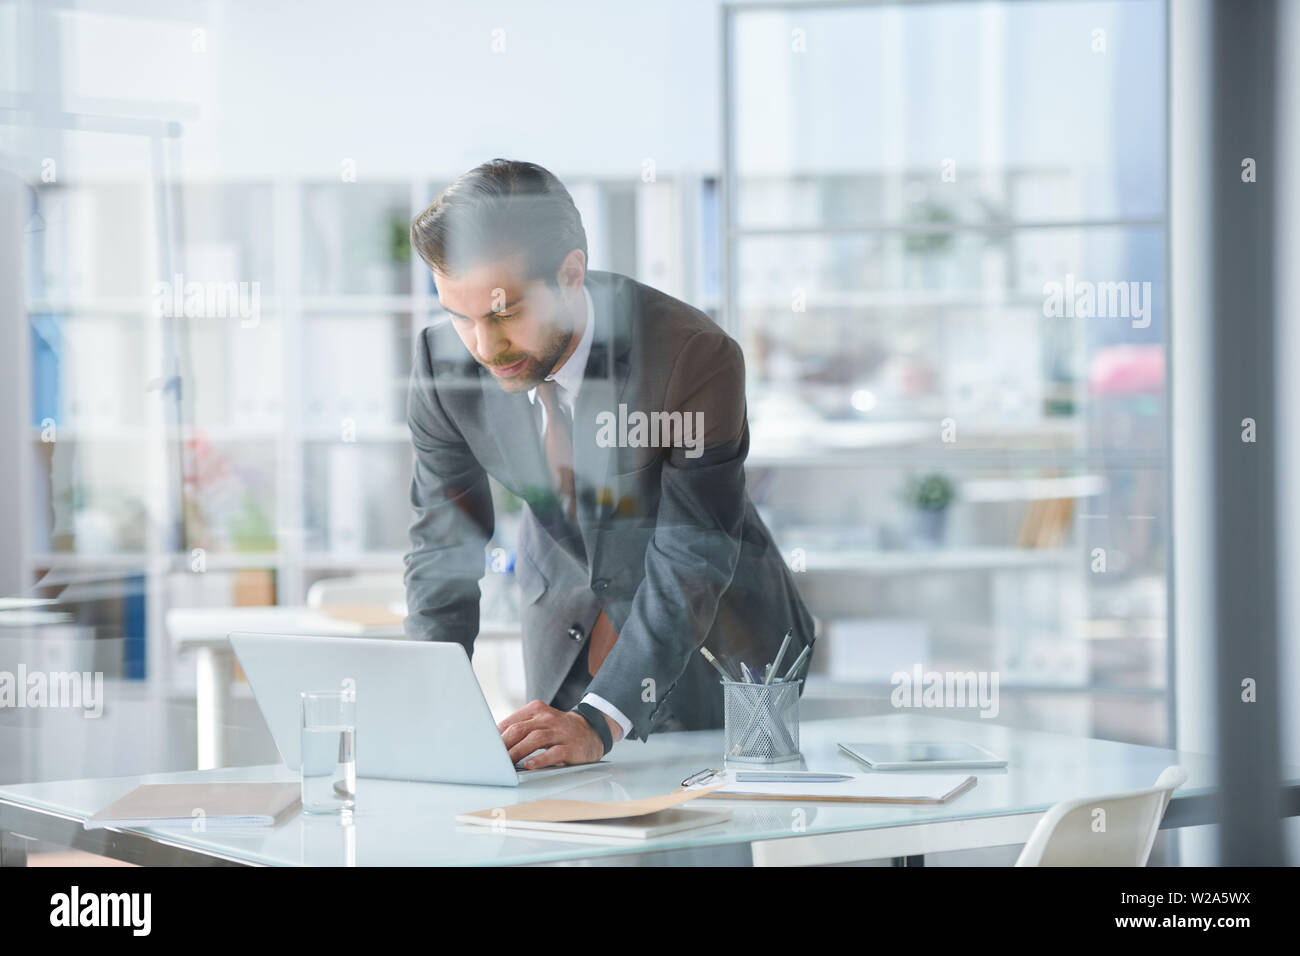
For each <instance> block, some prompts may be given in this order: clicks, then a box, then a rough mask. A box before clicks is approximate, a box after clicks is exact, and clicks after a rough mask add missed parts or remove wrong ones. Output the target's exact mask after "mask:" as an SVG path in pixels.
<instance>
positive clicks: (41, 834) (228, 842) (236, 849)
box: [0, 713, 1300, 866]
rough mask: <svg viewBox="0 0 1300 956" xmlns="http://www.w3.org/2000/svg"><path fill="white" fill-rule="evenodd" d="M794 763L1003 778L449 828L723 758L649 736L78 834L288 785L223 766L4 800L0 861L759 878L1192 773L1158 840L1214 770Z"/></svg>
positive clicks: (992, 733) (69, 783) (717, 744)
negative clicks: (137, 797) (918, 796)
mask: <svg viewBox="0 0 1300 956" xmlns="http://www.w3.org/2000/svg"><path fill="white" fill-rule="evenodd" d="M800 734H801V741H800V743H801V746H802V750H803V761H802V764H801V765H794V764H786V765H782V766H783V767H797V768H800V769H814V770H845V771H859V770H862V769H863V768H862V767H860V766H859V765H858V764H857V763H855V762H854V761H852V760H851V759H850V758H848V757H846V756H844V755H843V754H841V753H840V752H839V751H838V749H837V746H836V745H837V743H838V742H839V741H846V742H848V741H871V740H879V741H927V740H943V741H959V740H964V741H969V742H971V743H976V744H979V745H981V746H984V747H987V748H988V749H990V750H992V751H994V752H995V753H997V754H998V755H1000V756H1003V757H1006V758H1007V760H1008V766H1007V768H1006V769H1005V770H1000V771H979V772H977V773H976V776H977V777H978V778H979V782H978V784H977V785H976V786H975V787H974V788H973V789H972V790H969V791H967V792H966V793H964V794H962V795H961V796H959V797H957V798H955V799H954V800H952V801H950V802H949V803H947V804H945V805H940V806H920V805H918V806H896V805H893V806H891V805H883V804H845V803H816V802H810V801H799V802H784V801H781V802H776V801H766V800H765V801H722V800H712V799H710V800H707V801H702V802H701V803H700V805H701V806H709V807H711V808H712V807H727V808H729V809H731V811H732V818H731V820H730V821H729V822H727V823H720V824H715V825H713V826H711V827H705V828H701V829H696V830H688V831H685V832H682V833H676V834H671V835H669V836H665V837H663V838H660V839H656V840H648V841H624V842H617V843H615V842H609V841H607V840H601V841H600V842H579V841H578V840H575V839H574V838H573V837H572V836H563V837H560V836H558V835H557V836H549V835H539V834H537V833H529V834H519V833H510V832H504V831H501V830H494V829H492V828H487V827H470V826H465V825H462V824H458V823H456V822H455V820H454V817H455V815H456V814H458V813H461V812H464V811H469V810H482V809H490V808H492V807H497V806H506V805H508V804H512V803H518V802H522V801H526V800H535V799H539V798H541V797H552V796H563V797H564V798H566V799H586V800H623V799H634V798H639V797H646V796H651V795H654V794H661V793H667V792H669V791H671V790H675V789H677V788H678V786H679V785H680V784H681V781H682V780H683V779H685V778H686V777H688V776H690V775H691V774H692V773H695V772H696V771H699V770H701V769H703V768H705V767H718V766H719V765H720V761H721V757H720V755H721V751H722V732H721V731H717V730H715V731H691V732H686V733H675V734H660V735H657V736H655V737H652V738H651V739H650V740H649V741H648V742H646V743H639V742H637V741H628V742H625V743H622V744H619V745H618V746H617V747H616V748H615V749H614V750H613V751H612V752H611V754H610V758H609V760H608V761H607V763H605V764H601V765H596V766H593V767H592V768H591V769H587V770H580V771H577V770H575V771H573V772H571V773H567V774H560V775H556V776H552V777H549V778H545V779H542V780H536V781H531V782H528V783H526V784H524V785H521V786H519V787H517V788H512V787H478V786H464V785H452V784H431V783H411V782H403V781H390V780H374V779H365V778H363V779H361V780H359V781H358V793H357V809H356V811H355V813H354V815H353V817H352V821H351V823H350V824H348V825H345V824H343V823H342V822H341V821H340V818H339V817H337V816H334V817H330V816H323V817H318V816H310V815H305V814H303V813H302V812H301V811H298V812H296V813H295V814H294V815H293V816H291V817H289V818H288V819H287V820H285V821H283V822H282V823H280V824H279V825H278V826H275V827H259V828H245V829H230V828H220V829H218V828H216V827H212V828H209V829H208V830H206V831H204V832H195V831H194V830H193V829H192V828H191V827H176V828H139V829H136V828H132V829H122V830H86V829H85V828H84V826H83V822H84V821H85V820H86V818H88V817H90V816H91V815H93V814H94V813H95V812H96V811H98V810H99V809H101V808H102V807H105V806H107V805H108V804H110V803H112V802H113V801H114V800H116V799H118V798H119V797H121V796H123V795H124V794H126V793H128V792H129V791H131V790H132V789H134V788H135V787H136V786H137V785H139V784H141V783H168V782H178V783H184V782H196V781H240V780H250V781H251V780H265V781H269V780H286V781H292V780H296V779H297V774H295V773H293V772H291V771H289V770H288V769H286V768H285V767H283V766H262V767H229V768H223V769H217V770H196V771H187V772H181V773H167V774H148V775H144V776H137V777H113V778H103V779H95V780H66V781H56V782H50V783H35V784H20V785H13V786H6V787H0V847H2V850H0V852H3V854H4V856H3V859H2V860H0V862H3V863H5V864H8V865H23V864H24V863H25V859H26V858H25V852H26V850H25V848H26V844H27V841H29V840H40V841H47V842H51V843H55V844H58V845H61V846H66V847H70V848H74V849H83V850H87V851H90V852H92V853H99V854H103V855H106V856H110V857H114V858H116V859H122V860H128V861H131V862H135V863H142V864H190V865H193V864H216V865H221V864H235V865H238V864H244V865H267V866H299V865H307V866H353V865H355V866H429V865H432V866H446V865H450V866H470V865H521V864H523V865H526V864H545V863H560V862H565V861H576V860H596V861H599V860H600V859H601V858H613V857H618V856H625V855H627V854H642V853H652V852H654V853H658V852H670V851H681V850H697V849H700V848H709V847H712V848H717V849H718V850H719V851H721V849H722V848H724V847H729V848H731V849H732V850H733V851H736V852H737V853H741V854H743V851H744V849H745V847H746V846H747V847H748V849H749V851H750V859H751V860H752V862H753V863H755V864H756V865H794V864H809V863H833V862H848V861H850V860H865V859H881V858H893V859H895V861H900V860H907V861H909V862H912V863H919V862H922V861H923V857H924V854H926V853H935V852H947V851H952V850H961V849H974V848H979V847H989V846H1006V845H1012V844H1017V843H1023V842H1025V840H1027V839H1028V837H1029V834H1030V832H1031V831H1032V830H1033V828H1034V825H1035V824H1036V823H1037V822H1038V820H1039V818H1040V817H1041V815H1042V814H1043V812H1044V811H1045V810H1047V808H1048V807H1050V806H1051V805H1052V804H1054V803H1056V802H1058V801H1061V800H1066V799H1071V798H1078V797H1081V796H1088V795H1097V796H1101V795H1104V794H1110V793H1116V792H1119V791H1125V790H1136V789H1140V788H1142V787H1148V786H1150V785H1151V784H1153V783H1154V782H1155V779H1156V777H1157V776H1159V774H1160V771H1162V770H1163V769H1164V768H1165V767H1168V766H1170V765H1171V764H1180V765H1182V766H1183V767H1184V768H1185V769H1186V770H1187V771H1188V774H1189V777H1188V780H1187V783H1186V784H1185V785H1184V786H1183V787H1181V788H1180V789H1179V790H1177V791H1176V792H1175V793H1174V795H1173V799H1172V800H1171V802H1170V804H1169V808H1168V810H1167V812H1166V815H1165V819H1164V821H1163V823H1162V824H1161V826H1162V827H1163V828H1169V827H1182V826H1195V825H1200V824H1205V823H1212V822H1214V792H1213V782H1214V781H1213V769H1214V768H1213V762H1212V760H1211V758H1209V757H1207V756H1205V755H1203V754H1190V753H1180V752H1176V751H1172V750H1163V749H1160V748H1155V747H1145V746H1138V745H1135V744H1124V743H1116V742H1114V741H1107V740H1094V739H1088V738H1082V737H1069V736H1063V735H1059V734H1049V733H1043V732H1040V731H1033V730H1024V729H1019V728H1014V727H1007V726H999V725H993V724H986V723H984V722H983V721H980V720H978V719H976V720H952V719H945V718H938V717H931V716H928V715H920V714H916V713H896V714H887V715H883V716H872V717H857V718H845V719H835V720H818V721H807V722H805V723H803V724H802V726H801V729H800ZM357 743H358V746H361V747H364V746H365V742H364V741H361V740H358V742H357ZM1284 797H1285V799H1284V806H1285V812H1286V813H1287V814H1288V815H1298V814H1300V773H1297V772H1296V771H1295V770H1294V768H1291V769H1289V770H1288V771H1287V772H1286V775H1285V793H1284Z"/></svg>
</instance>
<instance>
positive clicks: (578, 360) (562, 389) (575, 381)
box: [528, 285, 632, 737]
mask: <svg viewBox="0 0 1300 956" xmlns="http://www.w3.org/2000/svg"><path fill="white" fill-rule="evenodd" d="M582 295H583V297H584V298H585V299H586V300H587V324H586V326H585V327H584V328H583V330H582V338H580V339H579V340H578V347H577V348H576V349H574V350H573V354H572V355H570V356H569V358H568V360H567V361H566V362H565V363H564V364H563V365H561V366H560V367H559V368H558V369H557V370H556V371H555V372H553V373H551V374H550V375H548V376H546V380H547V381H554V382H555V386H556V388H555V391H556V394H557V397H558V398H559V400H560V401H561V402H562V403H563V404H564V407H565V409H567V410H568V412H569V418H570V420H572V418H573V409H574V406H575V404H576V402H577V400H578V390H579V389H580V388H582V379H583V377H584V376H585V375H586V372H587V358H588V356H590V355H591V341H592V339H593V338H594V337H595V334H596V307H595V305H593V304H592V301H591V293H590V292H588V291H587V287H586V286H585V285H584V286H583V287H582ZM528 400H529V401H530V402H532V403H533V404H534V405H536V404H537V388H536V387H533V388H530V389H529V390H528ZM541 417H542V426H541V429H542V430H541V434H542V435H543V436H545V434H546V406H545V405H543V406H542V416H541ZM582 702H583V703H584V704H590V705H591V706H592V707H595V708H596V709H597V710H598V711H600V712H601V713H602V714H607V715H609V716H610V717H612V718H613V719H614V722H615V723H617V724H618V725H619V726H620V727H622V728H623V736H624V737H626V736H627V735H628V734H630V733H631V732H632V721H630V720H628V719H627V718H626V717H625V716H623V712H622V711H620V710H619V709H618V708H617V707H615V706H614V705H613V704H611V703H610V702H609V701H607V700H606V699H605V698H603V697H601V696H599V695H598V694H587V695H586V696H585V697H583V698H582Z"/></svg>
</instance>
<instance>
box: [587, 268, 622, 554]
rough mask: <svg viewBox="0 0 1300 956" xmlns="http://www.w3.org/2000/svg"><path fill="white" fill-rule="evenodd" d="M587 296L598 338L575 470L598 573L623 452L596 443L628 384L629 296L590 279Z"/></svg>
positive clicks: (606, 281) (604, 280)
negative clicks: (614, 475)
mask: <svg viewBox="0 0 1300 956" xmlns="http://www.w3.org/2000/svg"><path fill="white" fill-rule="evenodd" d="M588 275H589V282H588V291H589V292H590V293H591V304H592V308H593V311H594V312H595V317H596V321H595V334H594V335H593V338H592V343H591V353H590V355H589V356H588V357H587V368H586V370H585V372H584V373H583V379H582V387H581V388H580V389H579V391H578V399H577V402H576V404H575V407H574V414H573V462H574V464H573V467H574V473H575V475H576V476H577V485H578V489H579V493H578V524H579V526H580V527H581V529H582V537H583V542H584V544H585V545H586V550H587V554H588V556H589V557H590V560H589V562H588V567H590V568H592V569H594V568H595V567H596V561H597V559H598V557H599V551H600V544H601V540H602V539H603V537H604V536H603V535H600V534H597V532H598V531H599V530H600V529H601V528H602V527H603V526H604V524H605V522H606V521H607V520H608V519H609V517H610V516H611V515H612V514H613V513H614V494H613V489H612V485H611V482H610V472H611V470H612V469H613V465H614V461H615V458H616V456H617V453H618V449H617V447H616V446H614V445H613V444H610V445H608V446H607V447H601V446H600V445H599V444H598V442H597V440H596V438H597V433H598V427H597V416H599V415H600V414H601V413H602V412H609V413H611V414H613V415H614V416H615V417H616V418H617V416H618V404H619V401H620V400H621V399H622V397H623V391H624V389H625V388H626V386H627V381H628V368H629V364H628V347H629V344H630V343H629V339H628V321H627V319H628V312H629V310H630V308H631V303H629V302H627V301H626V296H625V295H624V296H619V295H616V294H615V291H614V288H613V285H612V282H611V281H610V277H609V276H608V275H606V274H604V273H595V274H592V273H589V274H588Z"/></svg>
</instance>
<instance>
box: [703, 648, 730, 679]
mask: <svg viewBox="0 0 1300 956" xmlns="http://www.w3.org/2000/svg"><path fill="white" fill-rule="evenodd" d="M700 653H701V654H703V655H704V659H705V660H706V661H708V662H709V663H710V664H712V665H713V669H714V670H715V671H717V672H718V673H719V674H721V675H722V679H723V680H725V681H726V682H727V683H729V684H736V683H740V682H739V681H737V680H736V679H735V678H734V677H732V676H731V675H730V674H729V673H727V670H726V668H724V667H723V666H722V665H721V664H719V663H718V659H717V658H716V657H714V656H713V655H712V654H710V653H709V649H708V648H707V647H704V646H703V645H701V647H700Z"/></svg>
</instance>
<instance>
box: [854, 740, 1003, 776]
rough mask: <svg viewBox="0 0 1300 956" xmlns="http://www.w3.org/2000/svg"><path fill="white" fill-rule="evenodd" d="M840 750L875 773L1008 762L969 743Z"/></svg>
mask: <svg viewBox="0 0 1300 956" xmlns="http://www.w3.org/2000/svg"><path fill="white" fill-rule="evenodd" d="M840 749H841V750H843V751H844V752H845V753H846V754H848V755H849V756H850V757H852V758H853V759H854V760H858V761H861V762H862V763H864V764H866V765H867V766H868V767H870V768H871V769H872V770H952V769H958V768H984V769H992V768H996V767H1005V766H1006V765H1007V762H1006V761H1005V760H1003V759H1002V758H1001V757H999V756H997V755H996V754H993V753H990V752H989V751H987V750H985V749H984V748H983V747H977V746H976V745H975V744H967V743H953V744H943V743H906V744H898V743H886V744H840Z"/></svg>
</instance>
